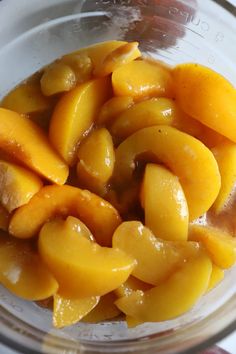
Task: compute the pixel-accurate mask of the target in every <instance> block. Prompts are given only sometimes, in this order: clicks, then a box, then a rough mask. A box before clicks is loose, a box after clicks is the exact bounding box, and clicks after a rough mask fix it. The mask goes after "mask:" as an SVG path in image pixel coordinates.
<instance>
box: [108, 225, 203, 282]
mask: <svg viewBox="0 0 236 354" xmlns="http://www.w3.org/2000/svg"><path fill="white" fill-rule="evenodd" d="M112 245H113V247H116V248H119V249H121V250H123V251H124V252H125V253H126V254H128V255H130V256H131V257H133V258H134V259H135V260H136V261H137V265H136V267H135V268H134V270H133V272H132V275H133V276H135V277H136V278H138V279H140V280H142V281H143V282H145V283H149V284H153V285H158V284H159V283H160V282H162V281H163V280H165V279H167V278H168V277H169V276H170V275H171V274H172V273H173V272H174V271H175V270H176V268H178V267H180V266H181V265H183V264H184V263H185V262H186V260H188V259H190V258H191V257H193V256H194V255H195V254H196V253H197V252H198V251H199V244H198V243H197V242H186V241H184V242H176V241H175V242H171V241H164V240H161V239H158V238H156V237H155V236H154V234H153V233H152V232H151V231H150V230H149V229H148V228H147V227H145V226H143V225H142V223H141V222H139V221H127V222H124V223H122V224H121V225H120V226H119V227H118V228H117V229H116V231H115V233H114V235H113V240H112ZM144 250H145V252H144Z"/></svg>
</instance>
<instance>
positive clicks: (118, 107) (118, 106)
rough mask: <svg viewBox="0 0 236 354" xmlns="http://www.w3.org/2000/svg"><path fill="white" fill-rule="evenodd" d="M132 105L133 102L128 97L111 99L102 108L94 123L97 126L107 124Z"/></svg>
mask: <svg viewBox="0 0 236 354" xmlns="http://www.w3.org/2000/svg"><path fill="white" fill-rule="evenodd" d="M133 104H134V100H133V98H132V97H129V96H127V97H126V96H121V97H112V98H111V99H110V100H108V101H107V102H106V103H104V105H103V106H102V108H101V110H100V113H99V115H98V118H97V120H96V123H97V124H99V125H102V124H109V123H110V122H112V121H113V120H114V118H116V117H117V116H118V115H119V114H121V113H122V112H124V111H125V110H126V109H128V108H130V107H131V106H132V105H133Z"/></svg>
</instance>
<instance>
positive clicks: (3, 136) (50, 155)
mask: <svg viewBox="0 0 236 354" xmlns="http://www.w3.org/2000/svg"><path fill="white" fill-rule="evenodd" d="M0 121H1V131H0V148H1V149H2V150H4V151H6V152H7V153H8V154H9V155H10V156H13V157H14V158H15V159H17V160H18V161H19V162H20V163H23V164H24V165H26V166H27V167H29V168H30V169H32V170H34V171H35V172H37V173H38V174H40V175H41V176H43V177H45V178H47V179H48V180H50V181H52V182H54V183H57V184H64V183H65V181H66V179H67V177H68V166H67V165H66V164H65V163H64V161H63V160H62V159H61V158H60V157H59V156H58V155H57V153H56V152H55V151H54V150H53V148H52V147H51V145H50V144H49V141H48V139H47V137H46V135H45V133H44V132H43V131H42V130H41V129H40V128H39V127H38V126H37V125H36V124H35V123H34V122H32V121H30V120H29V119H27V118H25V117H22V116H21V115H20V114H18V113H15V112H13V111H9V110H7V109H4V108H0Z"/></svg>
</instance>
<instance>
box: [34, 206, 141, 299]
mask: <svg viewBox="0 0 236 354" xmlns="http://www.w3.org/2000/svg"><path fill="white" fill-rule="evenodd" d="M93 212H94V211H93ZM38 248H39V254H40V256H41V257H42V259H43V261H44V262H45V264H46V265H47V266H48V268H49V269H50V270H51V272H52V274H54V276H55V278H56V279H57V281H58V283H59V287H60V293H61V294H62V295H63V296H65V297H68V298H78V297H89V296H101V295H105V294H106V293H108V292H110V291H112V290H114V289H116V288H117V287H118V286H120V285H121V284H122V283H123V282H125V281H126V280H127V278H128V277H129V275H130V273H131V272H132V270H133V268H134V266H135V264H136V263H135V261H134V259H132V258H131V257H129V256H128V255H126V254H125V253H124V252H123V251H121V250H118V249H114V248H106V247H101V246H99V245H98V244H96V243H95V242H92V241H90V240H88V239H86V238H85V237H78V233H76V232H64V230H63V229H62V228H61V225H60V223H58V222H57V221H56V220H55V221H51V222H49V223H47V224H45V225H44V226H43V227H42V229H41V231H40V234H39V241H38Z"/></svg>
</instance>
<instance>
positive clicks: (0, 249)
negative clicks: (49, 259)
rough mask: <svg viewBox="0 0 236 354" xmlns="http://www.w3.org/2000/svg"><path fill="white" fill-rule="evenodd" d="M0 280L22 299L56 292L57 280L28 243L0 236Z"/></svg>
mask: <svg viewBox="0 0 236 354" xmlns="http://www.w3.org/2000/svg"><path fill="white" fill-rule="evenodd" d="M0 240H1V242H0V259H1V262H0V283H2V284H3V285H4V286H5V287H6V288H7V289H8V290H10V291H11V292H12V293H13V294H15V295H17V296H20V297H21V298H23V299H26V300H32V301H36V300H43V299H47V298H48V297H50V296H52V295H53V294H55V293H56V292H57V289H58V283H57V281H56V280H55V278H54V277H53V276H52V274H51V273H50V272H49V270H48V269H47V267H46V266H45V265H44V263H43V262H42V260H41V259H40V257H39V256H38V254H36V253H35V252H34V251H33V250H32V248H31V246H30V244H29V243H27V242H25V241H19V240H16V239H13V238H12V237H11V238H10V237H8V236H5V237H4V236H2V235H1V237H0Z"/></svg>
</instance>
